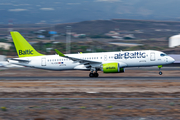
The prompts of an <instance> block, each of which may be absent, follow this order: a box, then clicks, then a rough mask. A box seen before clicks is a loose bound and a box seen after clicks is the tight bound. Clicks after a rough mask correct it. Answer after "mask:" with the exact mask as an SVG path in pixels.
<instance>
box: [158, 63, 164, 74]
mask: <svg viewBox="0 0 180 120" xmlns="http://www.w3.org/2000/svg"><path fill="white" fill-rule="evenodd" d="M158 68H159V75H162V74H163V73H162V72H161V68H162V65H158Z"/></svg>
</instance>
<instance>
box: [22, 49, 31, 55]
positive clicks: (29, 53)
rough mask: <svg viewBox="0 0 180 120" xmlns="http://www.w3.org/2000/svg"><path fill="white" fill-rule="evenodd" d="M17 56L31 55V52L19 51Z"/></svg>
mask: <svg viewBox="0 0 180 120" xmlns="http://www.w3.org/2000/svg"><path fill="white" fill-rule="evenodd" d="M19 55H33V50H30V49H29V50H19Z"/></svg>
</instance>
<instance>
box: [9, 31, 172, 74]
mask: <svg viewBox="0 0 180 120" xmlns="http://www.w3.org/2000/svg"><path fill="white" fill-rule="evenodd" d="M11 36H12V39H13V42H14V44H15V47H16V51H17V54H18V56H19V58H11V59H8V61H9V62H10V63H12V64H16V65H22V66H26V67H32V68H39V69H47V70H58V71H61V70H88V71H90V73H89V77H98V76H99V74H98V71H103V72H104V73H123V72H125V68H127V67H143V66H158V68H159V75H162V72H161V68H162V65H167V64H171V63H173V62H174V61H175V60H174V59H173V58H172V57H170V56H168V55H166V54H165V53H163V52H161V51H156V50H138V51H117V52H100V53H78V54H63V53H61V52H60V51H58V50H57V49H55V51H56V53H57V54H56V55H43V54H41V53H39V52H37V51H36V50H35V49H34V48H33V47H32V46H31V45H30V44H29V43H28V42H27V41H26V40H25V38H24V37H23V36H22V35H21V34H20V33H19V32H16V31H12V32H11Z"/></svg>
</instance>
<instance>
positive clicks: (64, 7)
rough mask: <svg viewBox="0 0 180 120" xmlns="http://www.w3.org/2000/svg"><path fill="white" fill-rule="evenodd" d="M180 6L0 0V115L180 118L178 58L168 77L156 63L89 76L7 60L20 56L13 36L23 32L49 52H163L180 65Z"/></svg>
mask: <svg viewBox="0 0 180 120" xmlns="http://www.w3.org/2000/svg"><path fill="white" fill-rule="evenodd" d="M179 5H180V0H0V95H1V97H0V100H1V102H0V111H1V112H0V119H1V120H10V119H17V120H72V119H74V120H102V119H103V120H112V119H113V120H178V119H179V118H180V117H179V113H180V98H179V96H180V92H179V88H180V83H179V79H180V74H179V70H180V68H179V64H178V65H177V64H176V65H175V67H163V69H162V70H163V76H159V75H158V68H157V66H156V67H148V68H147V67H146V68H127V69H126V72H125V73H122V74H103V73H102V72H99V73H100V74H101V75H100V78H99V79H95V78H88V77H87V76H88V75H89V71H50V70H46V71H45V70H39V69H33V68H26V67H21V66H17V65H12V64H9V63H8V62H7V61H6V59H7V58H14V57H18V56H17V53H16V49H15V47H14V43H13V41H12V38H11V35H10V31H18V32H20V33H21V34H22V35H23V36H24V38H25V39H26V40H27V41H28V42H29V43H30V44H31V45H32V46H33V47H34V48H35V49H36V50H37V51H38V52H40V53H42V54H46V55H50V54H55V51H54V49H58V50H59V51H61V52H62V53H64V54H65V53H78V52H83V53H91V52H107V51H120V50H123V51H125V50H159V51H163V52H165V53H166V54H168V55H170V56H171V57H173V58H174V59H175V60H176V63H180V55H179V54H180V46H179V45H180V14H179V13H180V8H179ZM7 67H8V68H7ZM67 77H69V78H68V79H66V78H67ZM3 98H6V99H3ZM13 98H19V99H13ZM22 98H27V99H22ZM28 98H29V99H28ZM33 98H34V99H33ZM35 98H40V99H35ZM46 98H47V99H46ZM55 98H60V99H55ZM71 98H76V99H71Z"/></svg>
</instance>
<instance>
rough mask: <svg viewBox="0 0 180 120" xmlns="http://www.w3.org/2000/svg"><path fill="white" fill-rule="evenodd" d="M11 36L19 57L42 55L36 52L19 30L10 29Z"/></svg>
mask: <svg viewBox="0 0 180 120" xmlns="http://www.w3.org/2000/svg"><path fill="white" fill-rule="evenodd" d="M11 36H12V39H13V42H14V45H15V47H16V51H17V54H18V56H19V57H33V56H43V54H40V53H38V52H37V51H36V50H35V49H34V48H33V47H32V46H31V45H30V44H29V43H28V42H27V41H26V40H25V39H24V37H23V36H22V35H21V34H20V33H19V32H16V31H12V32H11Z"/></svg>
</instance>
